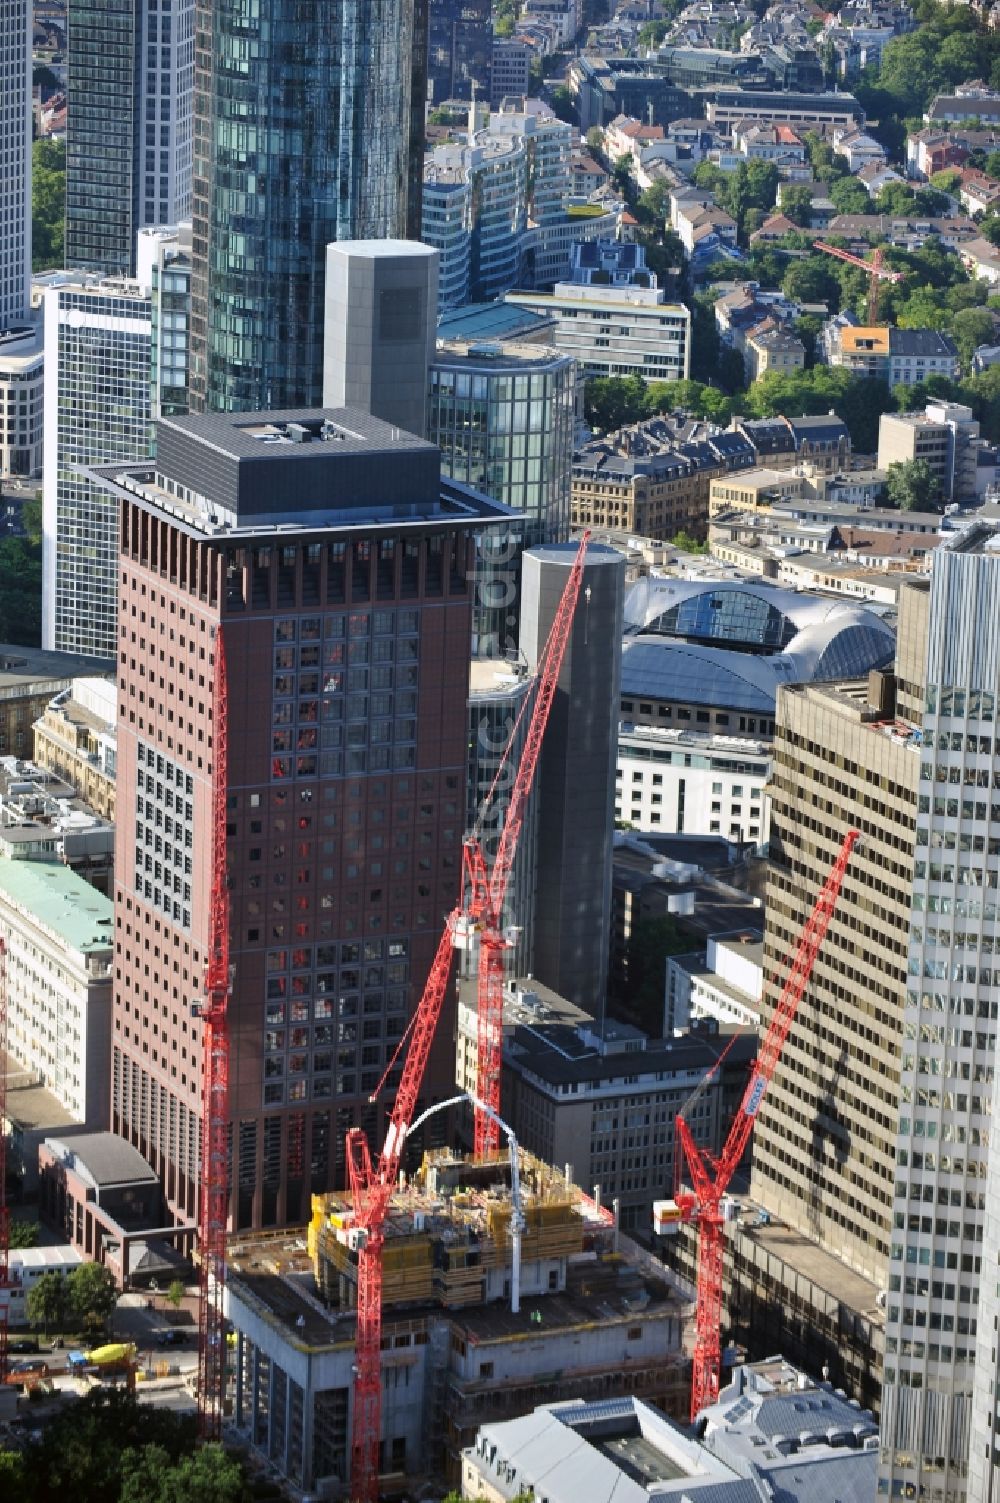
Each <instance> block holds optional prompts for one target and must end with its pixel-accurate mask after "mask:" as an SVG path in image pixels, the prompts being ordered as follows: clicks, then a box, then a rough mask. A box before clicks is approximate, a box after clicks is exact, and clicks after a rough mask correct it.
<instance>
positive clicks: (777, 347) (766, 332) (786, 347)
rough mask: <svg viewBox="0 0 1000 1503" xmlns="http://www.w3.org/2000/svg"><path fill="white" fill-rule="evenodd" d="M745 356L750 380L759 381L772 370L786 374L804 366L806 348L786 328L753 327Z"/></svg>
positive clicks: (747, 341) (746, 345)
mask: <svg viewBox="0 0 1000 1503" xmlns="http://www.w3.org/2000/svg"><path fill="white" fill-rule="evenodd" d="M743 358H744V364H745V366H746V373H747V380H748V381H757V380H759V379H760V377H761V376H766V375H768V374H769V373H774V374H777V375H779V376H787V375H789V374H790V373H791V372H792V371H800V370H802V369H803V367H804V366H805V363H806V347H805V345H804V344H803V343H802V341H801V339H797V338H796V336H795V335H794V334H791V333H789V332H788V330H786V329H776V328H757V329H751V331H750V333H749V334H748V335H747V337H746V343H745V346H744V357H743Z"/></svg>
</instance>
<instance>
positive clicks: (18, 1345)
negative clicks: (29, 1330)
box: [9, 1336, 38, 1354]
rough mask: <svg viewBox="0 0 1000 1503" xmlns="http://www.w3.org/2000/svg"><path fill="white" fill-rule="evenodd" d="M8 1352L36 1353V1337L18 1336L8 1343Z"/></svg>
mask: <svg viewBox="0 0 1000 1503" xmlns="http://www.w3.org/2000/svg"><path fill="white" fill-rule="evenodd" d="M9 1350H10V1352H11V1353H12V1354H14V1353H16V1352H37V1351H38V1337H37V1336H18V1337H16V1338H15V1339H14V1340H13V1341H12V1342H11V1343H10V1347H9Z"/></svg>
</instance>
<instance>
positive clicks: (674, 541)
mask: <svg viewBox="0 0 1000 1503" xmlns="http://www.w3.org/2000/svg"><path fill="white" fill-rule="evenodd" d="M667 542H668V544H669V546H670V547H671V548H676V549H677V551H678V553H707V552H708V544H707V543H700V542H699V541H698V539H697V538H694V537H692V536H691V534H690V533H689V532H675V533H674V535H673V537H672V538H668V539H667Z"/></svg>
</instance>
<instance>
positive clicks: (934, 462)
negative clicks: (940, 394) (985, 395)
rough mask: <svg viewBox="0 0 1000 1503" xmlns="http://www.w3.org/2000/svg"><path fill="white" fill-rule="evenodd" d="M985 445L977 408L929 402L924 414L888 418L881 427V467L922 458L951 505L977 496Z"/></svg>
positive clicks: (883, 420)
mask: <svg viewBox="0 0 1000 1503" xmlns="http://www.w3.org/2000/svg"><path fill="white" fill-rule="evenodd" d="M983 443H984V441H983V440H981V439H980V437H979V424H978V422H977V421H976V420H975V418H973V416H972V408H971V407H964V406H962V404H961V403H960V402H928V403H927V405H926V407H925V408H924V410H923V412H900V413H895V412H893V413H883V414H882V416H881V417H880V418H879V424H878V467H879V469H880V470H885V471H888V469H889V466H890V465H893V464H906V463H909V462H910V461H912V460H915V459H920V460H923V461H924V462H925V463H926V464H928V465H929V466H930V468H931V470H932V471H933V472H934V475H935V477H936V478H937V481H938V484H939V486H940V493H941V497H942V499H943V500H946V501H969V500H972V499H974V498H975V497H976V492H977V474H978V471H979V468H980V467H979V466H978V465H977V463H976V458H977V453H978V451H979V449H980V447H981V446H982V445H983Z"/></svg>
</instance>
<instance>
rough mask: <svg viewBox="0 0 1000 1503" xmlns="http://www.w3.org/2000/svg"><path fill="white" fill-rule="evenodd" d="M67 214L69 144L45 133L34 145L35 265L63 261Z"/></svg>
mask: <svg viewBox="0 0 1000 1503" xmlns="http://www.w3.org/2000/svg"><path fill="white" fill-rule="evenodd" d="M65 214H66V146H65V143H64V142H62V141H54V140H53V139H52V138H51V137H50V136H47V137H46V136H43V137H42V138H41V139H40V140H38V141H36V142H35V144H34V146H33V147H32V148H31V246H32V258H31V266H32V270H33V271H47V270H49V268H50V267H53V266H56V267H58V266H62V264H63V221H64V218H65Z"/></svg>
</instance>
